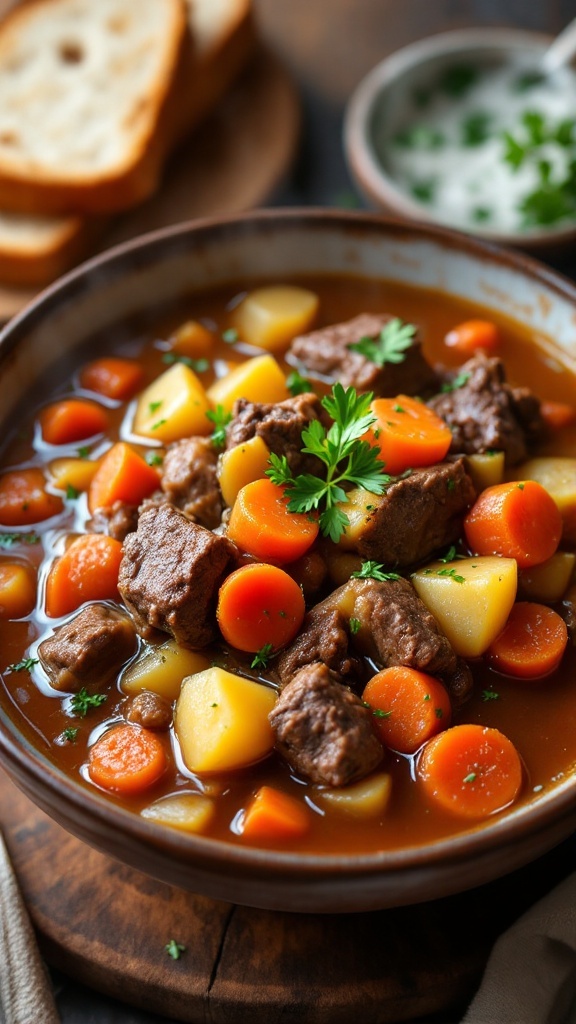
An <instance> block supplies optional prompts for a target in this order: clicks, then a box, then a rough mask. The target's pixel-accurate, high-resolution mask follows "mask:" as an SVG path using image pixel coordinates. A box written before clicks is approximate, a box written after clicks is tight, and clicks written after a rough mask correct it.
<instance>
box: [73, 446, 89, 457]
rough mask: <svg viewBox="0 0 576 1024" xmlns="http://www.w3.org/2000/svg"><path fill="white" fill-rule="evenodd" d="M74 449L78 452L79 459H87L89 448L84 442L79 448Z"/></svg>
mask: <svg viewBox="0 0 576 1024" xmlns="http://www.w3.org/2000/svg"><path fill="white" fill-rule="evenodd" d="M76 451H77V453H78V458H79V459H87V458H88V456H89V455H90V449H89V448H88V447H87V445H85V444H83V445H82V446H81V447H80V448H77V449H76Z"/></svg>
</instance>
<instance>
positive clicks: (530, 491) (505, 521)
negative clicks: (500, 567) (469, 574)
mask: <svg viewBox="0 0 576 1024" xmlns="http://www.w3.org/2000/svg"><path fill="white" fill-rule="evenodd" d="M464 532H465V534H466V540H467V542H468V545H469V547H470V549H471V551H472V552H473V553H474V554H476V555H504V557H505V558H515V559H516V561H517V562H518V566H519V568H520V569H529V568H530V566H532V565H539V564H540V562H546V561H547V559H548V558H551V557H552V555H553V554H554V552H555V551H556V548H557V547H558V544H559V542H560V537H561V535H562V516H561V514H560V512H559V510H558V507H557V505H556V502H555V501H554V499H553V498H552V497H551V495H550V494H549V493H548V491H547V490H546V489H545V488H544V487H542V484H539V483H538V482H537V481H536V480H519V481H512V482H510V483H504V484H495V485H494V486H493V487H487V488H486V490H485V491H482V493H481V494H480V496H479V497H478V498H477V500H476V501H475V503H474V505H473V506H472V508H471V509H470V511H469V512H468V514H467V515H466V517H465V519H464Z"/></svg>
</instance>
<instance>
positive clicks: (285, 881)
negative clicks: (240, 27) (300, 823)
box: [0, 210, 576, 912]
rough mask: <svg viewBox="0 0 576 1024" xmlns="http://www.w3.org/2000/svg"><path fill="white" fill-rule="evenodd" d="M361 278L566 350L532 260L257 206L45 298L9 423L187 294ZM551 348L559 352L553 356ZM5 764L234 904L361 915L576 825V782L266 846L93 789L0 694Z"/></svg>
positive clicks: (9, 393)
mask: <svg viewBox="0 0 576 1024" xmlns="http://www.w3.org/2000/svg"><path fill="white" fill-rule="evenodd" d="M307 272H309V273H312V274H315V273H326V272H328V273H331V272H334V273H352V274H355V275H362V276H363V277H366V278H373V279H381V278H387V279H391V280H393V281H394V280H396V281H398V282H400V283H405V284H409V285H414V286H419V287H423V288H429V289H435V290H437V291H440V292H446V293H451V294H453V295H455V296H457V297H465V298H467V299H469V300H471V301H473V302H475V303H478V304H480V305H482V306H484V307H485V308H487V309H492V310H494V311H496V312H498V313H499V314H503V315H505V316H506V317H509V318H511V319H512V320H515V321H517V322H520V323H522V324H530V325H531V330H532V332H533V333H534V335H535V336H538V335H542V336H543V337H546V338H553V339H554V343H553V344H554V346H557V351H558V352H562V351H564V353H572V352H573V346H574V322H575V319H576V288H574V286H572V285H571V284H570V283H568V282H567V281H564V280H563V279H562V278H560V277H558V276H557V275H555V274H553V273H552V272H550V271H548V270H547V269H546V268H544V267H542V266H540V265H538V264H537V263H535V262H533V261H532V260H530V259H528V258H525V257H520V256H518V255H514V254H509V253H506V252H504V251H500V250H499V249H497V248H496V247H492V246H489V245H486V244H482V243H479V242H477V241H474V240H472V239H469V238H468V237H467V236H464V235H460V234H456V233H453V232H449V231H445V230H442V229H439V228H432V227H416V226H413V225H410V224H408V223H407V222H396V221H389V220H386V219H385V218H382V217H379V216H376V215H368V214H357V213H345V212H341V213H339V212H329V211H297V210H284V211H273V210H268V211H262V212H260V213H256V214H251V215H247V216H243V217H238V218H235V219H231V220H219V221H209V222H208V221H205V222H196V223H195V224H191V225H182V226H177V227H174V228H171V229H168V230H164V231H161V232H158V233H155V234H152V235H148V236H146V237H145V238H142V239H138V240H136V241H134V242H131V243H128V244H126V245H124V246H121V247H119V248H117V249H114V250H112V251H110V252H108V253H106V254H103V255H101V256H98V257H96V258H95V259H93V260H91V261H90V262H88V263H86V264H84V265H83V266H81V267H79V268H78V269H76V270H74V271H73V272H72V273H70V274H69V275H67V276H66V277H65V278H63V279H62V280H61V281H60V282H58V283H56V284H55V285H54V286H52V287H51V288H49V289H48V290H47V291H45V292H44V293H43V294H42V295H41V296H39V297H38V299H37V300H36V301H35V302H34V303H33V304H32V305H30V306H29V307H28V308H27V309H26V310H25V311H24V312H22V313H21V314H20V315H18V316H17V317H16V318H15V319H14V320H12V321H11V323H9V324H8V326H7V327H6V328H5V329H4V330H3V332H2V335H1V337H0V409H1V410H2V418H3V427H4V429H5V427H6V424H7V423H8V422H9V421H10V420H11V418H13V417H14V415H15V413H16V411H17V409H18V408H19V407H20V408H21V407H22V404H23V402H25V396H26V394H27V393H28V391H29V389H31V388H32V387H34V386H37V384H38V381H41V380H42V378H43V376H44V374H46V373H47V372H48V371H49V370H51V369H54V368H55V367H56V366H58V364H61V365H65V364H66V361H67V360H73V359H74V358H75V356H74V353H75V352H79V351H80V350H81V348H82V345H84V344H86V341H87V339H88V338H89V337H90V336H91V335H92V334H93V333H94V332H99V331H101V330H104V329H106V328H110V329H113V328H114V327H115V325H117V324H118V323H119V322H120V321H121V320H123V319H124V318H126V317H131V316H132V315H133V314H139V313H144V314H145V313H149V314H150V315H151V316H154V315H155V310H157V309H158V308H159V307H160V306H162V305H163V304H165V303H169V302H172V301H176V300H178V299H179V298H180V297H182V296H184V295H186V294H187V293H189V292H190V290H191V289H192V290H199V289H203V288H204V287H206V286H214V285H218V284H226V283H228V282H231V281H238V280H240V279H246V278H261V279H262V278H263V279H269V280H276V281H278V280H279V279H282V278H286V277H288V276H289V275H291V274H294V273H298V274H305V273H307ZM550 352H551V354H552V352H553V349H552V350H550ZM0 705H1V706H0V758H1V762H2V765H3V766H4V767H5V769H6V770H7V772H8V774H9V775H10V776H11V778H12V779H13V780H14V781H15V782H16V784H17V785H18V786H19V787H20V788H21V789H22V790H23V791H24V793H25V794H26V795H27V796H28V797H29V798H30V799H31V800H32V801H33V802H34V803H36V804H37V805H38V806H39V807H41V808H42V809H43V810H44V811H46V812H47V813H48V814H49V815H50V816H52V817H53V818H54V819H55V820H56V821H58V822H59V823H60V824H61V825H62V826H64V828H65V829H67V830H68V831H69V832H71V833H73V834H74V835H76V836H78V837H79V838H80V839H82V840H84V841H86V842H87V843H88V844H91V845H92V846H94V847H96V848H97V849H99V850H101V851H103V852H105V853H106V854H108V855H111V856H112V857H115V858H117V859H119V860H120V861H123V862H125V863H127V864H131V865H133V866H135V867H137V868H138V869H139V870H140V871H143V872H145V873H148V874H149V875H151V876H154V877H156V878H158V879H161V880H163V881H166V882H169V883H171V884H172V885H176V886H179V887H181V888H183V889H187V890H189V891H193V892H197V893H201V894H204V895H207V896H209V897H213V898H218V899H222V900H226V901H231V902H234V903H239V904H244V905H249V906H256V907H261V908H268V909H279V910H291V911H302V912H344V911H364V910H372V909H377V908H385V907H392V906H398V905H405V904H409V903H415V902H420V901H425V900H429V899H437V898H439V897H442V896H446V895H448V894H451V893H455V892H459V891H463V890H465V889H467V888H470V887H473V886H477V885H480V884H482V883H485V882H488V881H490V880H492V879H494V878H495V877H497V876H500V875H503V874H506V873H507V872H509V871H512V870H513V869H515V868H518V867H519V866H521V865H523V864H526V863H528V862H530V861H531V860H534V859H535V858H537V857H538V856H540V855H542V854H543V853H544V852H546V851H547V850H549V849H551V848H552V847H553V846H554V845H555V844H557V843H559V842H560V841H561V840H563V839H564V838H566V837H567V836H568V835H569V834H570V833H571V832H572V831H573V829H574V827H575V826H576V776H573V777H566V778H564V779H562V780H561V781H560V782H558V783H557V785H556V786H555V787H554V788H552V789H551V790H550V791H549V792H546V793H545V794H543V795H542V797H541V798H539V799H538V800H537V801H535V802H532V803H530V804H525V805H522V806H519V807H518V808H517V809H516V810H512V811H511V812H510V813H508V814H506V815H504V816H501V817H498V818H497V819H495V820H493V821H488V822H486V823H485V824H483V825H482V826H481V827H479V828H476V829H473V830H471V831H468V832H467V833H466V834H463V835H460V836H457V837H455V838H450V839H445V840H442V841H438V842H434V843H431V844H428V845H424V846H422V847H418V848H410V849H408V848H406V849H402V848H401V849H398V850H396V851H394V852H386V853H382V854H370V855H362V856H356V855H355V856H343V855H341V856H326V855H322V856H311V855H298V854H293V853H290V852H288V851H286V852H283V851H278V852H266V851H259V850H256V849H247V848H242V847H239V846H234V845H232V844H228V843H226V842H221V841H217V840H211V839H209V838H205V837H202V836H194V835H186V834H182V833H179V832H177V831H176V830H171V829H168V828H164V827H160V826H158V825H156V824H153V823H151V822H146V821H144V820H143V819H141V818H140V817H138V816H137V815H135V814H131V813H129V812H128V811H125V810H123V809H122V808H121V807H119V806H116V805H115V804H113V803H111V802H110V801H108V800H106V799H105V798H104V797H103V796H102V795H101V794H100V793H99V792H98V791H97V790H96V789H94V791H89V792H88V791H87V790H86V788H85V787H81V786H80V784H76V783H75V782H74V781H73V780H72V779H71V778H69V777H67V776H66V775H65V774H63V773H62V772H61V771H60V770H59V769H58V768H56V767H55V766H54V764H52V762H51V761H50V760H49V759H48V758H47V757H46V756H45V753H44V752H43V750H42V749H41V747H40V745H38V746H36V747H34V746H32V745H31V744H30V742H28V741H27V740H26V739H25V738H24V736H23V734H22V732H21V731H20V729H19V727H18V724H17V720H16V719H15V717H14V714H13V713H12V714H10V706H9V703H8V697H7V695H6V693H5V692H3V696H2V697H1V698H0Z"/></svg>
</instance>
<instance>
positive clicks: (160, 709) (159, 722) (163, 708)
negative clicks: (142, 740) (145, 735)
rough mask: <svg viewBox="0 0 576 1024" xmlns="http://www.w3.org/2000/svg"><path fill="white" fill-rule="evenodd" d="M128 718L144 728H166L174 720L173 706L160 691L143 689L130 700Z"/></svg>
mask: <svg viewBox="0 0 576 1024" xmlns="http://www.w3.org/2000/svg"><path fill="white" fill-rule="evenodd" d="M126 720H127V721H128V722H134V723H135V724H136V725H141V726H143V728H144V729H157V730H158V731H160V730H166V729H169V728H170V724H171V722H172V708H171V707H170V705H169V703H168V701H167V700H164V697H161V696H160V694H159V693H153V692H152V690H143V691H142V693H139V694H137V696H136V697H134V698H133V699H132V700H131V701H130V706H129V708H128V712H127V714H126Z"/></svg>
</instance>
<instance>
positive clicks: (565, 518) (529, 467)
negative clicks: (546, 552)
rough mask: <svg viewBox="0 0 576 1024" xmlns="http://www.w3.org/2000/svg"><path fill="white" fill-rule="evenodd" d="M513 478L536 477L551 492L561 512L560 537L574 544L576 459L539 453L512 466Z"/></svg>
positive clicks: (575, 540)
mask: <svg viewBox="0 0 576 1024" xmlns="http://www.w3.org/2000/svg"><path fill="white" fill-rule="evenodd" d="M514 479H517V480H537V481H538V483H539V484H542V487H545V488H546V490H547V491H548V493H549V494H551V495H552V497H553V498H554V501H555V502H556V504H557V506H558V508H559V509H560V515H561V516H562V524H563V525H562V540H564V541H568V543H570V544H576V459H571V458H568V457H567V456H566V457H564V456H559V455H558V456H552V455H549V456H544V455H543V456H542V457H541V458H538V459H528V462H524V463H523V465H522V466H515V468H514Z"/></svg>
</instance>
